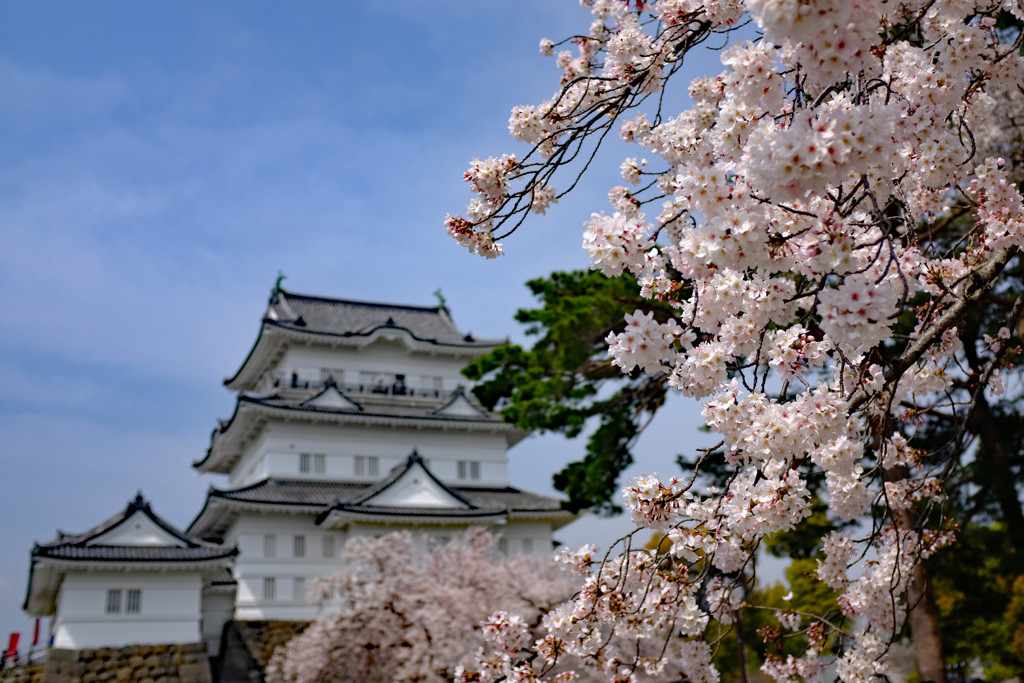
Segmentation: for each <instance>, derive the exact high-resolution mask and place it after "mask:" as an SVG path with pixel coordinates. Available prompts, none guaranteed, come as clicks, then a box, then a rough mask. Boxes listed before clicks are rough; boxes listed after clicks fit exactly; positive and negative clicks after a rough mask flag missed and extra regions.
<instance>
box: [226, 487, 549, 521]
mask: <svg viewBox="0 0 1024 683" xmlns="http://www.w3.org/2000/svg"><path fill="white" fill-rule="evenodd" d="M377 487H378V483H374V484H362V483H353V482H315V481H291V480H287V479H264V480H263V481H261V482H259V483H256V484H253V485H252V486H246V487H245V488H241V489H234V490H231V491H220V490H217V489H212V490H211V491H210V493H209V495H210V497H211V498H223V499H225V500H232V501H237V502H240V503H254V504H263V505H295V506H303V507H312V508H317V509H318V510H322V509H323V508H326V507H329V506H334V505H336V504H339V503H342V504H344V503H348V502H349V501H356V500H358V499H361V498H364V497H365V494H366V493H367V492H368V491H369V490H370V489H371V488H374V489H376V488H377ZM446 488H448V489H449V490H450V491H451V492H453V493H455V494H457V495H458V496H459V497H461V498H463V499H465V500H466V501H467V502H468V503H469V504H470V505H472V506H473V507H474V508H476V509H478V510H486V511H487V512H488V514H493V513H495V512H502V511H507V512H552V511H556V510H560V509H561V507H562V504H561V501H560V500H558V499H557V498H549V497H547V496H541V495H537V494H536V493H529V492H527V491H520V490H519V489H517V488H513V487H511V486H505V487H500V488H487V487H462V486H449V487H446ZM393 509H394V508H393ZM410 510H415V514H430V512H429V508H410ZM403 514H406V513H403ZM409 514H412V513H409Z"/></svg>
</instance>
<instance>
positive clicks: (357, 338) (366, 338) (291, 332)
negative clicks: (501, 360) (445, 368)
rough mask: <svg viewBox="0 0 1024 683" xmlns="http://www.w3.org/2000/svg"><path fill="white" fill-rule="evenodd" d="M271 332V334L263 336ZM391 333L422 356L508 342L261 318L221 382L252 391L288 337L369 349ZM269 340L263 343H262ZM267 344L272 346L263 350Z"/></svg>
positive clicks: (471, 351) (478, 350) (468, 352)
mask: <svg viewBox="0 0 1024 683" xmlns="http://www.w3.org/2000/svg"><path fill="white" fill-rule="evenodd" d="M265 332H270V333H271V334H264V333H265ZM275 332H276V333H277V334H273V333H275ZM390 332H402V333H404V334H403V335H402V341H403V342H404V343H405V345H406V347H407V348H408V349H409V350H410V351H420V352H425V353H446V354H449V355H453V356H465V357H473V358H475V357H477V356H479V355H480V354H482V353H484V352H486V351H488V350H489V349H493V348H495V347H496V346H500V345H501V344H505V343H508V338H507V337H505V338H503V339H487V340H480V341H476V342H466V343H462V344H452V343H447V342H439V341H437V340H434V339H423V338H421V337H418V336H416V334H415V333H414V332H413V331H412V330H410V329H409V328H407V327H401V326H398V325H393V326H388V325H378V326H376V327H374V328H372V329H370V330H368V331H366V332H346V333H343V334H339V333H335V332H324V331H319V330H301V329H295V328H294V327H291V326H289V325H287V324H286V323H282V322H279V321H276V320H269V319H266V318H265V319H264V320H263V323H262V325H261V326H260V333H259V336H257V337H256V342H255V343H254V344H253V346H252V349H250V350H249V354H248V355H247V356H246V357H245V360H244V361H242V365H241V366H240V367H239V368H238V371H237V372H235V374H234V376H233V377H229V378H227V379H225V380H224V386H226V387H227V388H228V389H229V390H231V391H247V390H251V389H253V388H254V386H255V383H256V381H257V380H258V379H259V378H260V377H262V376H263V374H264V373H266V372H267V371H268V370H269V367H268V366H269V365H270V359H273V358H274V357H275V356H276V355H277V353H276V350H277V348H278V346H279V345H280V344H281V341H283V339H285V338H288V337H291V338H292V339H294V340H296V341H309V340H311V339H316V340H332V341H333V342H334V343H335V344H341V345H345V346H353V347H362V346H369V345H370V344H373V343H374V342H376V341H378V340H379V339H381V338H386V337H389V336H391V335H390V334H388V333H390ZM268 339H269V340H270V341H265V340H268ZM267 344H275V346H272V347H270V348H266V346H267Z"/></svg>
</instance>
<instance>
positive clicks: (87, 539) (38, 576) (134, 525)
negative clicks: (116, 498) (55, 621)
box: [23, 493, 238, 615]
mask: <svg viewBox="0 0 1024 683" xmlns="http://www.w3.org/2000/svg"><path fill="white" fill-rule="evenodd" d="M237 554H238V549H237V548H225V547H224V546H222V545H217V544H213V543H208V542H205V541H200V540H197V539H195V538H193V537H191V536H190V535H188V534H185V533H182V532H181V531H179V530H178V529H176V528H174V527H173V526H172V525H170V524H168V523H167V522H166V521H164V520H163V519H161V518H160V517H159V516H157V514H156V513H155V512H153V509H152V507H151V506H150V504H149V502H147V501H146V500H145V499H144V498H143V497H142V493H139V494H138V495H137V496H136V497H135V500H133V501H131V502H129V503H128V506H127V507H126V508H125V509H124V511H123V512H120V513H118V514H116V515H114V516H113V517H111V518H110V519H108V520H106V521H104V522H102V523H100V524H98V525H96V526H94V527H93V528H91V529H89V530H88V531H85V532H82V533H80V534H68V533H64V532H60V531H58V532H57V537H56V538H55V539H54V540H53V541H52V542H50V543H43V544H38V543H37V544H36V545H35V547H33V549H32V555H31V557H32V564H31V568H30V570H29V581H28V592H27V594H26V596H25V604H24V606H23V609H25V610H26V611H28V612H30V613H31V614H37V615H45V614H51V613H52V611H53V608H54V606H55V603H54V601H55V600H56V595H57V590H58V589H59V587H60V583H61V581H62V579H63V575H64V573H65V572H66V571H68V570H69V569H73V568H75V567H76V566H80V567H81V568H82V569H87V568H95V567H96V566H103V567H116V566H122V565H132V566H133V567H134V566H140V565H141V566H153V567H154V568H160V569H161V570H166V569H173V568H175V567H181V568H184V567H189V568H198V567H205V566H209V567H217V566H222V565H225V564H226V563H227V562H228V561H230V559H231V558H233V557H234V556H235V555H237Z"/></svg>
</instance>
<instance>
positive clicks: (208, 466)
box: [192, 396, 527, 474]
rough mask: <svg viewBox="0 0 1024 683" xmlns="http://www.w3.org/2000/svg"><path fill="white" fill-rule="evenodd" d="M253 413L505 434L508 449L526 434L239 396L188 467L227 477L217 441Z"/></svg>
mask: <svg viewBox="0 0 1024 683" xmlns="http://www.w3.org/2000/svg"><path fill="white" fill-rule="evenodd" d="M243 411H244V412H243ZM253 411H258V412H260V413H263V414H264V415H267V416H274V417H278V416H280V417H285V416H287V417H289V418H295V417H305V418H308V419H309V420H310V421H325V420H334V421H336V422H338V423H339V424H341V423H352V424H367V425H390V426H392V427H410V428H414V429H416V428H423V427H426V426H435V427H436V428H437V429H465V430H467V431H485V432H504V433H505V434H506V440H507V441H508V445H509V448H511V447H512V446H514V445H515V444H517V443H519V442H520V441H522V440H523V439H524V438H526V436H527V433H526V432H524V431H523V430H521V429H518V428H517V427H515V426H514V425H511V424H509V423H508V422H501V421H500V420H473V419H452V418H450V417H445V416H423V417H412V416H390V415H378V414H374V413H365V412H355V411H326V410H308V409H301V408H287V407H284V406H268V405H264V404H262V403H259V402H257V401H254V400H252V399H248V398H247V397H245V396H240V397H239V398H238V401H237V402H236V404H235V412H234V414H232V416H231V419H230V420H228V421H227V422H225V423H223V424H222V425H221V426H220V427H217V428H215V429H214V430H213V435H212V437H211V439H210V448H209V449H208V450H207V452H206V456H205V457H203V459H202V460H198V461H196V462H193V463H192V467H193V468H195V469H196V470H197V471H199V472H203V473H205V472H214V473H217V474H228V473H229V471H230V470H229V469H218V468H223V467H225V466H227V467H229V468H230V467H231V466H233V464H232V465H225V464H222V463H220V462H219V461H220V460H222V457H223V456H218V454H217V452H216V451H217V445H218V441H219V440H220V439H226V438H228V436H227V434H228V432H229V431H231V429H232V427H234V426H235V425H236V424H239V423H240V422H243V420H240V419H239V418H241V417H242V416H243V415H244V414H245V413H249V412H253Z"/></svg>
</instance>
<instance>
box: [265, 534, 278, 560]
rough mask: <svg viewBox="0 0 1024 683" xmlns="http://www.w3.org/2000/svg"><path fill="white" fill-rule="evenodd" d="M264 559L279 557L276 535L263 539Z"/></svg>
mask: <svg viewBox="0 0 1024 683" xmlns="http://www.w3.org/2000/svg"><path fill="white" fill-rule="evenodd" d="M263 557H277V536H275V535H274V534H267V535H266V536H264V537H263Z"/></svg>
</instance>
